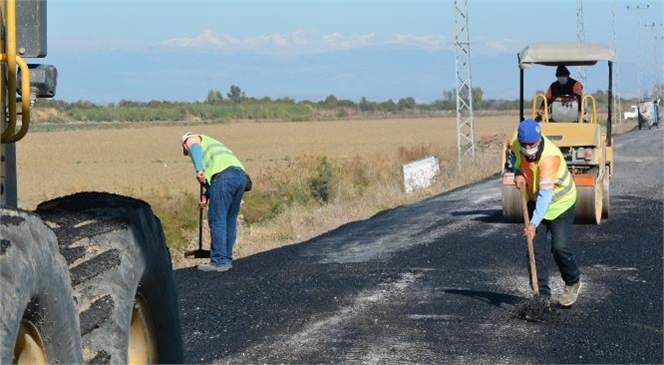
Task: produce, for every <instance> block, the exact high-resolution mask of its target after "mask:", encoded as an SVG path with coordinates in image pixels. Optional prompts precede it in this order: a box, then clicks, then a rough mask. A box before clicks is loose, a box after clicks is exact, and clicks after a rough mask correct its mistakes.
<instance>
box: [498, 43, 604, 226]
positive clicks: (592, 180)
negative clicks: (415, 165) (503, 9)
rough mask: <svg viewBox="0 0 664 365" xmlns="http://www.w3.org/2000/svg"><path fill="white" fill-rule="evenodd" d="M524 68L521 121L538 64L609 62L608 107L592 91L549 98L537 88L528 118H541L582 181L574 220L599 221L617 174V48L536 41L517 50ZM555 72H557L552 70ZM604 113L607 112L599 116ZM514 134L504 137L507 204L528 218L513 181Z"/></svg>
mask: <svg viewBox="0 0 664 365" xmlns="http://www.w3.org/2000/svg"><path fill="white" fill-rule="evenodd" d="M517 58H518V62H519V70H520V84H519V85H520V87H519V88H520V119H519V122H520V121H523V120H524V119H525V118H526V111H525V100H524V84H525V73H526V72H525V71H526V70H528V69H529V68H531V67H532V66H533V65H541V66H546V67H554V68H555V67H560V66H565V67H574V66H595V65H596V64H597V63H598V62H600V61H602V62H606V63H607V68H608V90H607V93H606V94H607V99H608V102H607V105H606V110H602V111H598V110H597V103H596V100H595V98H594V97H593V96H592V95H582V96H578V95H577V96H576V97H575V96H574V95H558V96H555V97H553V98H547V96H549V97H550V96H551V95H545V94H542V93H537V94H536V95H535V96H534V97H533V100H532V111H531V115H529V116H528V117H529V118H532V119H535V120H538V121H539V122H540V125H541V130H542V134H544V135H545V136H546V137H547V138H549V139H550V140H551V141H553V143H555V144H556V145H557V146H558V147H559V148H560V150H561V151H562V153H563V156H565V161H566V163H567V166H568V168H569V170H570V172H571V173H572V175H573V176H574V183H575V184H576V187H577V201H576V209H575V215H574V221H575V223H589V224H599V223H600V222H601V220H602V218H608V216H609V204H610V201H609V200H610V198H609V197H610V191H609V189H610V180H611V176H612V175H613V172H614V171H613V170H614V164H613V137H612V134H611V120H612V118H613V117H612V114H613V113H614V112H615V111H614V109H613V77H612V75H613V64H614V62H615V52H614V51H613V50H612V49H611V48H609V47H606V46H603V45H601V44H596V43H556V42H551V43H548V42H547V43H533V44H529V45H527V46H526V47H524V48H523V49H522V50H521V51H520V52H519V53H518V55H517ZM551 74H553V72H552V73H551ZM600 116H603V117H605V118H606V119H605V120H604V121H600ZM515 139H516V128H515V133H514V135H513V136H512V137H511V138H509V139H507V140H506V141H505V142H504V143H503V151H504V154H503V158H502V166H501V170H502V205H503V217H504V219H505V221H506V222H511V223H517V222H523V213H522V208H521V195H520V193H519V190H517V189H516V187H515V186H514V171H513V164H514V159H515V156H514V147H513V143H514V141H515Z"/></svg>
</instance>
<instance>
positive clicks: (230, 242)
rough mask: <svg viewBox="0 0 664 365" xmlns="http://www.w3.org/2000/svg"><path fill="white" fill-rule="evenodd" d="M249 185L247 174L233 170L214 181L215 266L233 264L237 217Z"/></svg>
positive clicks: (212, 251) (212, 228)
mask: <svg viewBox="0 0 664 365" xmlns="http://www.w3.org/2000/svg"><path fill="white" fill-rule="evenodd" d="M246 183H247V178H246V174H245V173H244V171H242V170H241V169H239V168H236V167H229V168H227V169H226V170H224V171H222V172H220V173H218V174H216V175H215V176H214V177H213V178H212V182H211V183H210V189H209V191H208V193H209V196H208V199H209V207H208V221H209V223H210V236H211V238H212V244H211V248H210V263H211V264H212V265H215V266H221V265H227V264H230V263H232V262H233V246H234V245H235V237H236V233H237V217H238V215H239V214H240V204H241V203H242V196H243V195H244V187H245V185H246Z"/></svg>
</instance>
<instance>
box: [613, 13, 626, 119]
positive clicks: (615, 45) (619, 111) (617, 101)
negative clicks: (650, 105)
mask: <svg viewBox="0 0 664 365" xmlns="http://www.w3.org/2000/svg"><path fill="white" fill-rule="evenodd" d="M615 5H616V2H615V0H614V1H611V29H612V30H613V41H612V44H611V48H613V52H615V60H616V62H615V63H614V64H613V74H614V75H613V105H614V106H615V113H613V115H614V120H613V122H614V123H619V124H622V118H623V113H622V106H621V103H620V92H619V90H620V86H619V83H618V65H619V64H620V62H618V33H617V32H616V11H615V10H616V6H615Z"/></svg>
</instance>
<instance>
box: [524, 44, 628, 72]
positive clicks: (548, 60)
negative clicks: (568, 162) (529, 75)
mask: <svg viewBox="0 0 664 365" xmlns="http://www.w3.org/2000/svg"><path fill="white" fill-rule="evenodd" d="M615 57H616V55H615V52H614V51H613V49H611V48H609V47H606V46H604V45H601V44H597V43H578V42H575V43H572V42H570V43H532V44H529V45H527V46H526V47H524V48H523V49H522V50H521V51H520V52H519V53H518V58H519V67H520V68H522V69H525V68H528V67H530V66H531V65H533V64H539V65H546V66H558V65H567V66H591V65H594V64H596V63H597V61H609V62H612V63H613V62H615Z"/></svg>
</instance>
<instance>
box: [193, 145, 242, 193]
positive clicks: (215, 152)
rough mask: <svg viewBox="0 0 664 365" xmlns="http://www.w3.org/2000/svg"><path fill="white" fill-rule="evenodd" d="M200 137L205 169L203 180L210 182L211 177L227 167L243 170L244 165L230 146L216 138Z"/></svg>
mask: <svg viewBox="0 0 664 365" xmlns="http://www.w3.org/2000/svg"><path fill="white" fill-rule="evenodd" d="M200 137H201V147H203V168H204V169H205V180H206V181H207V182H208V184H210V183H211V182H212V177H213V176H214V175H215V174H218V173H220V172H222V171H224V170H226V169H227V168H229V167H238V168H240V169H242V170H243V171H244V165H242V162H240V160H239V159H238V158H237V157H236V156H235V154H234V153H233V151H231V150H230V148H228V147H226V146H225V145H224V144H223V143H221V142H219V141H217V140H216V139H214V138H212V137H210V136H206V135H204V134H201V135H200Z"/></svg>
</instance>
